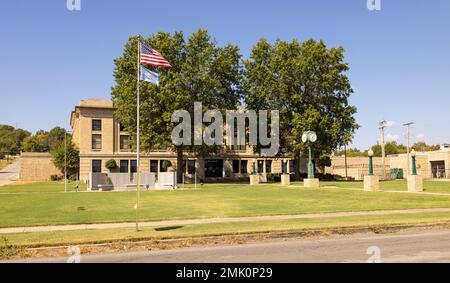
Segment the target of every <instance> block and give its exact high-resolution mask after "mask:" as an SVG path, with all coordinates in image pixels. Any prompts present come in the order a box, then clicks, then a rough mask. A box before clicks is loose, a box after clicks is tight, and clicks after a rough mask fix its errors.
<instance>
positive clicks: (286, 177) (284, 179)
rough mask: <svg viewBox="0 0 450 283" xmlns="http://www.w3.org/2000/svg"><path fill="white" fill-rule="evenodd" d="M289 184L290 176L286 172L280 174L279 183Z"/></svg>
mask: <svg viewBox="0 0 450 283" xmlns="http://www.w3.org/2000/svg"><path fill="white" fill-rule="evenodd" d="M290 184H291V176H290V175H288V174H284V175H281V185H282V186H289V185H290Z"/></svg>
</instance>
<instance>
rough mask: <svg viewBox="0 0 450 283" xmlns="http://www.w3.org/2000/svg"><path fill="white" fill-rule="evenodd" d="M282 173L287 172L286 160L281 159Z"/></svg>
mask: <svg viewBox="0 0 450 283" xmlns="http://www.w3.org/2000/svg"><path fill="white" fill-rule="evenodd" d="M282 171H283V175H286V174H287V160H286V159H283V167H282Z"/></svg>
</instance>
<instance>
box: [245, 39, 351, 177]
mask: <svg viewBox="0 0 450 283" xmlns="http://www.w3.org/2000/svg"><path fill="white" fill-rule="evenodd" d="M244 65H245V71H244V77H245V79H244V89H245V94H246V104H247V107H248V108H250V109H254V110H260V109H278V110H279V111H280V143H281V147H282V149H281V153H283V152H284V153H286V152H292V153H293V154H294V155H295V157H296V158H297V159H299V157H300V156H301V155H302V154H304V153H306V150H307V147H306V145H305V144H304V143H302V142H301V136H302V134H303V132H304V131H306V130H308V129H310V130H313V131H316V132H317V135H318V140H317V142H316V143H315V144H314V147H313V149H314V150H313V153H314V156H315V157H316V158H317V159H318V161H319V162H320V163H321V164H326V163H327V161H329V156H330V154H331V153H332V151H334V150H336V149H337V148H339V147H340V146H342V145H345V144H347V143H349V142H350V141H351V139H352V137H353V134H354V132H355V130H356V129H357V128H358V125H357V123H356V121H355V118H354V114H355V113H356V108H355V107H354V106H351V105H349V102H348V98H349V97H350V95H351V94H352V93H353V90H352V87H351V85H350V82H349V79H348V77H347V74H346V73H347V71H348V70H349V66H348V64H347V63H346V62H345V61H344V49H343V48H342V47H338V48H327V46H326V45H325V43H324V42H323V41H315V40H312V39H311V40H307V41H306V42H303V43H300V42H299V41H297V40H293V41H292V42H286V41H281V40H277V41H276V42H275V43H274V44H270V43H269V42H268V41H267V40H265V39H261V40H260V41H259V42H258V43H257V44H256V45H255V46H254V47H253V49H252V52H251V55H250V58H249V59H248V60H246V61H245V62H244ZM298 164H299V162H297V168H296V170H295V171H296V175H297V177H298V174H299V168H298Z"/></svg>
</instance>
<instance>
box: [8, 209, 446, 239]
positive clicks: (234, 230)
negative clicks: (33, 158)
mask: <svg viewBox="0 0 450 283" xmlns="http://www.w3.org/2000/svg"><path fill="white" fill-rule="evenodd" d="M449 221H450V212H440V213H416V214H392V215H389V217H386V216H385V215H371V216H349V217H330V218H320V219H289V220H266V221H254V222H229V223H209V224H193V225H184V226H174V227H145V228H141V229H140V231H139V232H137V231H136V230H135V229H134V228H120V229H99V230H94V229H92V230H75V231H54V232H37V233H15V234H4V235H0V238H2V237H3V238H5V239H7V240H8V242H9V243H10V244H12V245H15V246H18V247H42V246H59V245H77V244H90V243H105V242H115V241H140V240H162V239H176V238H191V237H202V236H221V235H239V234H249V233H265V232H292V231H302V230H321V229H332V228H352V227H364V228H366V227H373V228H382V227H383V226H390V225H413V224H425V223H433V224H434V223H449Z"/></svg>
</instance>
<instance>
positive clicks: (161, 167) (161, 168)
mask: <svg viewBox="0 0 450 283" xmlns="http://www.w3.org/2000/svg"><path fill="white" fill-rule="evenodd" d="M164 161H165V160H160V161H159V172H167V169H169V168H163V165H164ZM166 163H167V162H166Z"/></svg>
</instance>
